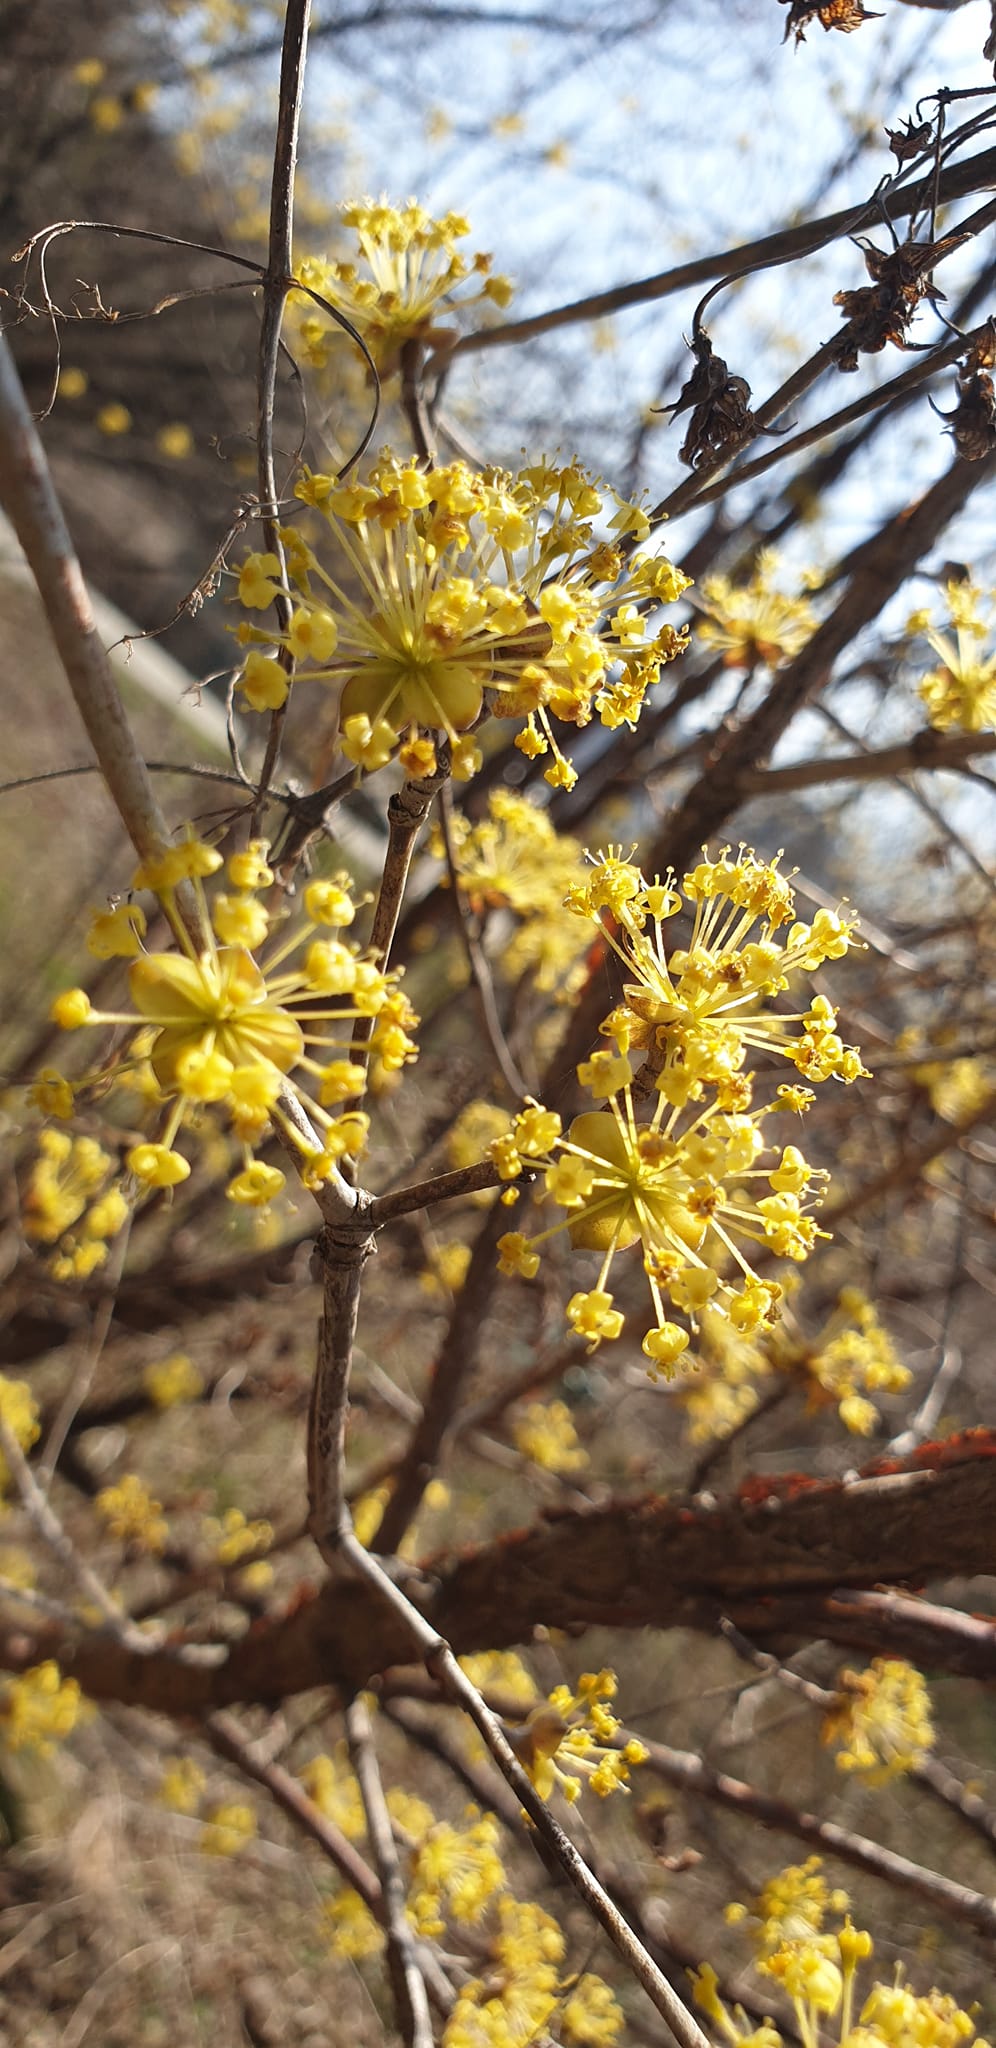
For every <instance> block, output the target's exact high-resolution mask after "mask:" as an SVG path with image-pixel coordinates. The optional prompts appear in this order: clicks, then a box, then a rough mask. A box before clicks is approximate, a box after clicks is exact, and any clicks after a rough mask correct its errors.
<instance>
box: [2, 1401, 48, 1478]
mask: <svg viewBox="0 0 996 2048" xmlns="http://www.w3.org/2000/svg"><path fill="white" fill-rule="evenodd" d="M0 1421H2V1422H3V1424H4V1426H5V1428H7V1429H9V1430H10V1433H11V1436H13V1437H14V1438H15V1439H16V1441H17V1442H18V1443H19V1444H20V1447H21V1449H22V1451H29V1450H30V1449H31V1446H32V1444H34V1443H37V1441H38V1438H39V1437H40V1435H41V1423H40V1422H39V1419H38V1404H37V1402H36V1400H35V1397H34V1395H33V1393H32V1392H31V1388H30V1387H29V1386H28V1383H27V1381H26V1380H10V1379H8V1378H7V1377H6V1375H5V1374H4V1373H0ZM9 1485H10V1468H9V1466H8V1464H7V1460H6V1458H5V1457H4V1454H3V1450H2V1448H0V1499H2V1497H3V1494H4V1493H5V1491H6V1489H7V1487H8V1486H9Z"/></svg>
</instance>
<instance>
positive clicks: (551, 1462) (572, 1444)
mask: <svg viewBox="0 0 996 2048" xmlns="http://www.w3.org/2000/svg"><path fill="white" fill-rule="evenodd" d="M512 1435H513V1439H514V1442H515V1447H516V1450H519V1451H521V1452H522V1453H523V1456H524V1457H526V1458H531V1459H532V1461H533V1463H534V1465H541V1466H542V1467H543V1469H544V1471H547V1472H583V1471H584V1469H585V1467H586V1465H587V1463H588V1453H587V1451H586V1450H585V1449H584V1447H583V1445H582V1444H580V1443H579V1442H578V1434H577V1430H576V1429H575V1427H574V1423H573V1421H572V1419H571V1411H570V1409H569V1408H568V1407H567V1404H566V1402H564V1401H548V1402H543V1401H531V1402H530V1404H529V1407H528V1408H527V1409H526V1410H525V1411H524V1413H523V1414H521V1415H520V1416H518V1417H517V1418H516V1421H515V1423H514V1425H513V1429H512Z"/></svg>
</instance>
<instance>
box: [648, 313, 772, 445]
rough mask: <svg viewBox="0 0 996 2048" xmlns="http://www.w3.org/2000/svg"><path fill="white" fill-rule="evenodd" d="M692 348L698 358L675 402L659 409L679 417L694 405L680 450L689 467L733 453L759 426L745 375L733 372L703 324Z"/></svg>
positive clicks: (752, 435)
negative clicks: (716, 351)
mask: <svg viewBox="0 0 996 2048" xmlns="http://www.w3.org/2000/svg"><path fill="white" fill-rule="evenodd" d="M690 347H691V350H692V354H693V356H694V357H695V367H694V369H693V371H692V374H691V376H690V377H689V378H688V379H687V381H686V382H685V383H684V384H683V385H682V387H681V391H680V393H679V396H678V398H677V400H676V402H675V403H674V404H673V405H664V406H661V408H660V410H661V411H662V412H669V413H671V414H672V415H673V417H674V418H675V419H677V417H678V414H679V413H681V412H687V411H688V410H689V408H691V413H692V417H691V420H690V421H689V426H688V432H687V434H686V435H685V439H684V441H683V442H682V445H681V448H680V449H679V451H678V452H679V455H680V458H681V461H682V462H686V463H687V464H688V466H689V468H690V469H701V468H703V466H704V465H705V464H706V463H708V462H710V461H717V462H718V461H722V460H723V459H724V458H725V457H726V456H727V455H732V454H733V453H734V452H735V450H736V449H738V448H739V447H741V446H742V444H743V443H744V442H745V441H752V440H753V438H754V436H755V434H756V433H757V425H756V422H755V419H754V415H753V413H752V412H751V409H750V402H749V401H750V385H749V384H748V382H747V379H746V377H733V376H731V375H730V371H729V368H728V366H727V364H726V363H725V362H724V361H723V358H722V356H718V355H716V353H715V351H714V349H713V345H712V342H711V341H710V339H709V336H708V334H707V333H706V331H705V328H704V327H700V328H698V329H697V330H696V332H695V334H694V336H693V338H692V341H691V343H690Z"/></svg>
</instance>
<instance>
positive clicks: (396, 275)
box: [292, 199, 512, 377]
mask: <svg viewBox="0 0 996 2048" xmlns="http://www.w3.org/2000/svg"><path fill="white" fill-rule="evenodd" d="M339 217H340V219H341V221H342V224H343V227H345V228H349V229H352V231H353V233H354V234H355V236H356V244H357V246H356V260H355V261H354V260H351V259H350V258H346V259H345V260H340V261H336V260H334V259H332V258H329V257H325V256H307V257H305V259H304V261H303V262H301V263H299V264H298V265H297V268H296V270H295V273H294V274H295V276H296V277H297V278H299V280H300V282H301V284H302V285H306V286H308V288H309V290H310V291H313V292H317V293H318V294H319V295H320V297H321V298H324V299H329V300H331V302H332V304H333V305H334V306H337V307H338V308H339V310H340V312H342V313H345V315H346V316H347V318H348V319H349V320H351V321H352V324H353V326H354V327H356V328H358V330H359V332H360V333H361V334H362V336H363V339H364V341H365V342H366V344H367V347H368V348H369V350H370V353H371V355H372V356H373V359H374V361H375V363H376V365H377V368H378V370H379V371H380V374H381V376H382V377H384V376H387V375H388V374H389V372H390V371H391V370H393V369H396V368H397V365H398V360H399V357H400V354H401V350H402V347H403V346H404V344H405V342H406V341H415V340H418V341H422V342H424V343H426V344H427V345H430V346H435V347H439V346H440V345H441V344H442V343H444V342H445V340H446V338H447V336H449V338H450V340H452V339H453V333H452V329H450V328H447V327H444V326H441V325H440V316H441V315H443V314H445V313H449V312H462V311H467V310H470V308H472V307H474V308H477V309H483V308H486V307H488V306H494V307H498V308H503V307H505V306H507V305H508V302H509V300H510V298H511V296H512V286H511V283H510V282H509V280H508V278H507V277H497V276H495V275H494V274H493V270H492V259H491V257H490V256H488V255H485V254H484V253H483V251H480V250H479V251H476V252H475V253H474V254H473V255H470V256H468V255H465V254H464V252H463V250H462V249H458V247H457V243H458V242H464V241H466V239H467V236H468V235H469V233H470V222H469V221H468V220H466V219H465V217H464V215H463V214H462V213H447V214H443V215H442V217H441V218H440V219H438V220H434V219H433V218H432V216H431V215H430V214H428V213H426V211H425V208H424V207H422V206H419V204H418V202H417V201H416V200H414V199H410V200H409V201H408V204H407V206H391V205H389V204H388V202H387V201H386V200H384V199H381V200H379V201H378V200H373V199H362V200H352V201H350V202H349V203H348V204H347V205H345V206H343V207H342V208H341V210H340V216H339ZM292 303H293V305H294V307H295V310H296V312H297V314H298V319H297V333H298V336H299V338H300V341H301V343H302V345H303V348H304V353H305V355H306V358H307V360H308V362H309V363H310V364H311V366H312V368H313V369H317V370H323V369H325V367H326V366H327V364H328V362H329V360H330V356H331V353H332V345H333V344H334V343H335V342H336V341H338V340H341V336H342V330H341V328H339V327H338V326H336V325H335V324H333V322H332V320H331V319H330V317H329V315H328V314H327V313H324V312H323V311H322V308H321V307H320V306H318V305H316V303H315V301H314V300H313V299H311V298H310V297H305V295H304V294H303V293H301V294H297V293H295V294H293V295H292Z"/></svg>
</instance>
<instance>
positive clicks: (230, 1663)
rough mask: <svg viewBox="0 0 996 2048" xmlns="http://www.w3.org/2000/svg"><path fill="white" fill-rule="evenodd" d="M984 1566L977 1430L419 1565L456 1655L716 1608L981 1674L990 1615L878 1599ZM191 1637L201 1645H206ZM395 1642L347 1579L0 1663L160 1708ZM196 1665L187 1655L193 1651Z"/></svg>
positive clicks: (36, 1635)
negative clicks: (232, 1624)
mask: <svg viewBox="0 0 996 2048" xmlns="http://www.w3.org/2000/svg"><path fill="white" fill-rule="evenodd" d="M993 1572H996V1431H990V1430H968V1431H965V1432H963V1433H962V1434H961V1435H959V1436H955V1437H951V1438H949V1439H947V1441H945V1442H943V1443H939V1444H926V1445H924V1446H923V1447H922V1448H921V1449H920V1450H919V1451H917V1452H916V1453H915V1454H914V1456H913V1457H912V1458H910V1459H908V1460H905V1461H898V1460H892V1461H879V1462H878V1463H877V1464H875V1465H872V1466H870V1467H868V1468H867V1469H866V1471H865V1472H863V1473H861V1474H859V1475H858V1476H857V1477H856V1478H853V1479H840V1480H813V1479H810V1478H808V1477H806V1476H804V1475H798V1474H797V1475H794V1476H790V1477H788V1478H785V1479H766V1480H763V1481H761V1480H754V1481H752V1482H750V1483H749V1484H748V1485H747V1486H745V1487H744V1488H742V1489H741V1490H740V1491H739V1492H738V1493H735V1494H733V1495H732V1496H730V1497H729V1498H727V1499H725V1500H720V1501H713V1500H711V1499H710V1498H709V1497H708V1496H706V1497H703V1498H702V1499H697V1500H688V1501H685V1502H681V1501H671V1500H661V1499H658V1498H656V1497H654V1496H650V1497H648V1498H645V1499H638V1500H613V1501H610V1502H608V1503H607V1504H603V1505H597V1506H586V1507H576V1506H573V1505H572V1506H571V1507H569V1508H566V1507H559V1508H558V1509H557V1510H556V1511H555V1512H553V1513H551V1514H548V1515H545V1516H544V1517H543V1518H542V1519H540V1520H539V1521H538V1522H536V1523H534V1524H533V1525H532V1526H531V1527H529V1528H526V1529H521V1530H517V1531H514V1532H513V1533H512V1534H510V1535H507V1536H503V1537H501V1538H498V1539H495V1540H492V1541H488V1542H485V1543H481V1544H478V1545H476V1546H472V1547H469V1548H467V1549H465V1550H463V1551H462V1552H461V1553H460V1554H459V1555H457V1556H441V1557H436V1558H434V1559H433V1560H432V1568H431V1573H430V1574H427V1575H425V1576H424V1577H423V1586H422V1598H423V1607H424V1615H425V1619H426V1626H427V1627H429V1626H430V1625H431V1627H432V1628H433V1629H434V1630H435V1631H436V1632H437V1633H438V1634H440V1635H445V1637H446V1639H447V1641H448V1642H450V1643H451V1644H452V1646H453V1648H454V1650H455V1651H456V1652H457V1654H459V1655H463V1654H465V1653H469V1652H472V1651H477V1650H485V1649H505V1648H509V1647H511V1646H512V1645H513V1644H521V1643H528V1642H529V1641H530V1640H531V1639H532V1636H533V1634H534V1633H535V1631H536V1629H538V1628H544V1627H550V1626H554V1627H557V1628H565V1629H572V1630H580V1629H584V1628H585V1627H588V1626H595V1625H598V1626H601V1627H606V1628H612V1629H638V1628H657V1629H665V1628H691V1629H697V1630H704V1631H707V1632H709V1633H712V1632H713V1631H714V1630H715V1627H716V1624H717V1620H718V1617H719V1616H720V1615H723V1614H726V1615H729V1616H730V1617H731V1618H732V1620H733V1621H735V1622H736V1624H737V1626H738V1627H740V1628H742V1629H744V1630H745V1631H746V1632H747V1633H748V1634H749V1635H750V1636H752V1637H753V1638H754V1639H755V1640H763V1641H765V1642H767V1643H769V1644H775V1643H777V1641H778V1640H779V1639H786V1640H790V1639H793V1638H794V1639H796V1640H798V1639H799V1638H801V1639H803V1640H805V1641H811V1640H812V1639H813V1638H814V1637H817V1636H819V1637H827V1638H829V1639H830V1640H833V1641H837V1642H844V1643H847V1644H849V1645H851V1646H852V1647H859V1648H868V1647H870V1648H872V1649H873V1650H879V1651H880V1650H881V1647H882V1644H883V1642H886V1643H888V1644H889V1645H890V1646H891V1647H894V1648H895V1650H896V1654H897V1655H900V1656H908V1657H909V1658H910V1659H911V1661H912V1662H914V1663H918V1664H921V1665H924V1666H926V1667H928V1668H930V1667H934V1668H937V1669H941V1670H952V1671H960V1672H963V1673H965V1674H966V1675H970V1676H973V1677H976V1678H989V1679H992V1678H996V1623H994V1622H993V1621H991V1620H987V1619H982V1618H979V1617H975V1616H972V1615H967V1614H961V1613H957V1612H954V1611H949V1610H946V1609H944V1608H938V1607H933V1606H931V1605H930V1604H929V1603H928V1602H925V1601H922V1600H916V1599H911V1598H909V1597H907V1596H906V1595H905V1594H903V1593H900V1592H897V1591H893V1590H885V1591H883V1590H882V1587H883V1585H884V1586H885V1587H886V1588H889V1587H890V1584H891V1586H893V1587H907V1588H908V1587H916V1586H919V1585H922V1584H923V1583H925V1582H926V1581H929V1580H933V1579H941V1578H945V1577H949V1576H956V1577H970V1576H972V1575H975V1574H980V1573H981V1574H991V1573H993ZM207 1647H208V1646H205V1649H206V1648H207ZM410 1649H411V1645H410V1635H409V1632H408V1631H407V1629H406V1628H405V1627H403V1626H401V1625H400V1624H399V1623H398V1621H397V1619H396V1618H392V1615H391V1613H390V1612H386V1611H384V1610H383V1609H381V1608H380V1607H379V1606H378V1605H377V1604H376V1603H374V1602H372V1601H371V1600H370V1598H369V1593H368V1591H367V1590H366V1589H365V1588H364V1587H363V1585H362V1584H359V1583H353V1582H345V1581H343V1580H341V1579H337V1581H336V1583H335V1584H334V1585H332V1584H329V1585H326V1586H323V1587H322V1588H321V1589H320V1590H319V1591H318V1592H317V1593H309V1591H308V1590H307V1589H305V1590H304V1592H303V1594H302V1595H300V1596H299V1598H298V1600H297V1602H296V1604H295V1605H294V1606H293V1607H292V1608H291V1609H290V1610H289V1611H288V1612H286V1613H283V1614H281V1615H278V1616H276V1617H274V1618H272V1619H267V1620H264V1621H261V1622H259V1623H257V1624H256V1626H255V1627H254V1628H253V1629H251V1630H250V1632H249V1633H248V1634H247V1635H246V1636H244V1637H242V1638H240V1639H239V1641H237V1642H234V1643H230V1644H228V1645H224V1646H223V1645H221V1644H217V1645H214V1646H210V1657H211V1660H212V1661H211V1662H208V1661H207V1657H206V1655H205V1650H203V1649H202V1650H200V1653H199V1658H198V1662H197V1663H196V1664H195V1663H194V1662H193V1659H192V1655H191V1652H190V1651H186V1661H185V1646H184V1645H183V1644H182V1642H181V1643H176V1644H168V1645H163V1646H161V1647H159V1648H158V1649H154V1650H151V1651H149V1652H148V1653H146V1654H143V1655H132V1654H131V1653H129V1651H128V1650H127V1649H126V1648H125V1647H124V1646H123V1645H121V1644H119V1643H117V1642H111V1641H108V1640H107V1639H106V1638H101V1640H100V1641H99V1642H95V1641H93V1640H89V1639H87V1638H84V1639H82V1640H81V1641H79V1642H78V1643H74V1642H72V1641H67V1640H66V1639H65V1636H64V1634H63V1633H62V1632H60V1631H59V1630H57V1629H56V1628H55V1627H54V1626H53V1627H50V1628H41V1627H40V1628H38V1629H37V1630H30V1629H28V1628H27V1627H26V1626H23V1625H20V1624H19V1625H18V1626H17V1627H14V1626H12V1625H8V1626H7V1627H6V1628H5V1629H3V1628H0V1668H4V1669H9V1670H23V1669H24V1668H25V1666H26V1665H27V1664H33V1663H38V1662H40V1661H41V1660H42V1659H43V1658H44V1657H48V1656H52V1657H57V1658H58V1659H59V1661H60V1662H61V1663H64V1664H65V1667H66V1669H67V1670H70V1671H72V1672H73V1674H74V1675H75V1676H76V1677H77V1678H78V1679H79V1681H80V1684H81V1685H82V1686H83V1688H84V1690H85V1691H86V1692H88V1693H90V1694H91V1696H92V1697H93V1698H95V1699H117V1700H120V1701H122V1702H125V1703H130V1704H133V1705H145V1706H148V1707H152V1708H155V1709H157V1710H159V1711H162V1712H165V1713H170V1714H190V1713H203V1712H204V1711H205V1710H207V1709H208V1708H210V1707H212V1706H226V1705H230V1704H231V1703H232V1702H234V1701H236V1700H259V1701H271V1702H272V1701H279V1700H281V1699H284V1698H286V1697H289V1696H291V1695H293V1694H294V1693H297V1692H302V1691H304V1690H306V1689H308V1688H310V1687H312V1686H316V1685H329V1684H335V1683H338V1684H341V1685H343V1686H344V1687H346V1688H349V1689H352V1690H356V1689H358V1688H360V1687H362V1686H364V1685H366V1684H367V1683H368V1682H369V1681H370V1679H371V1677H373V1676H374V1675H376V1674H377V1673H380V1672H385V1671H387V1670H388V1669H389V1667H391V1666H393V1665H397V1664H403V1663H405V1662H408V1661H410ZM201 1660H203V1661H201Z"/></svg>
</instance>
